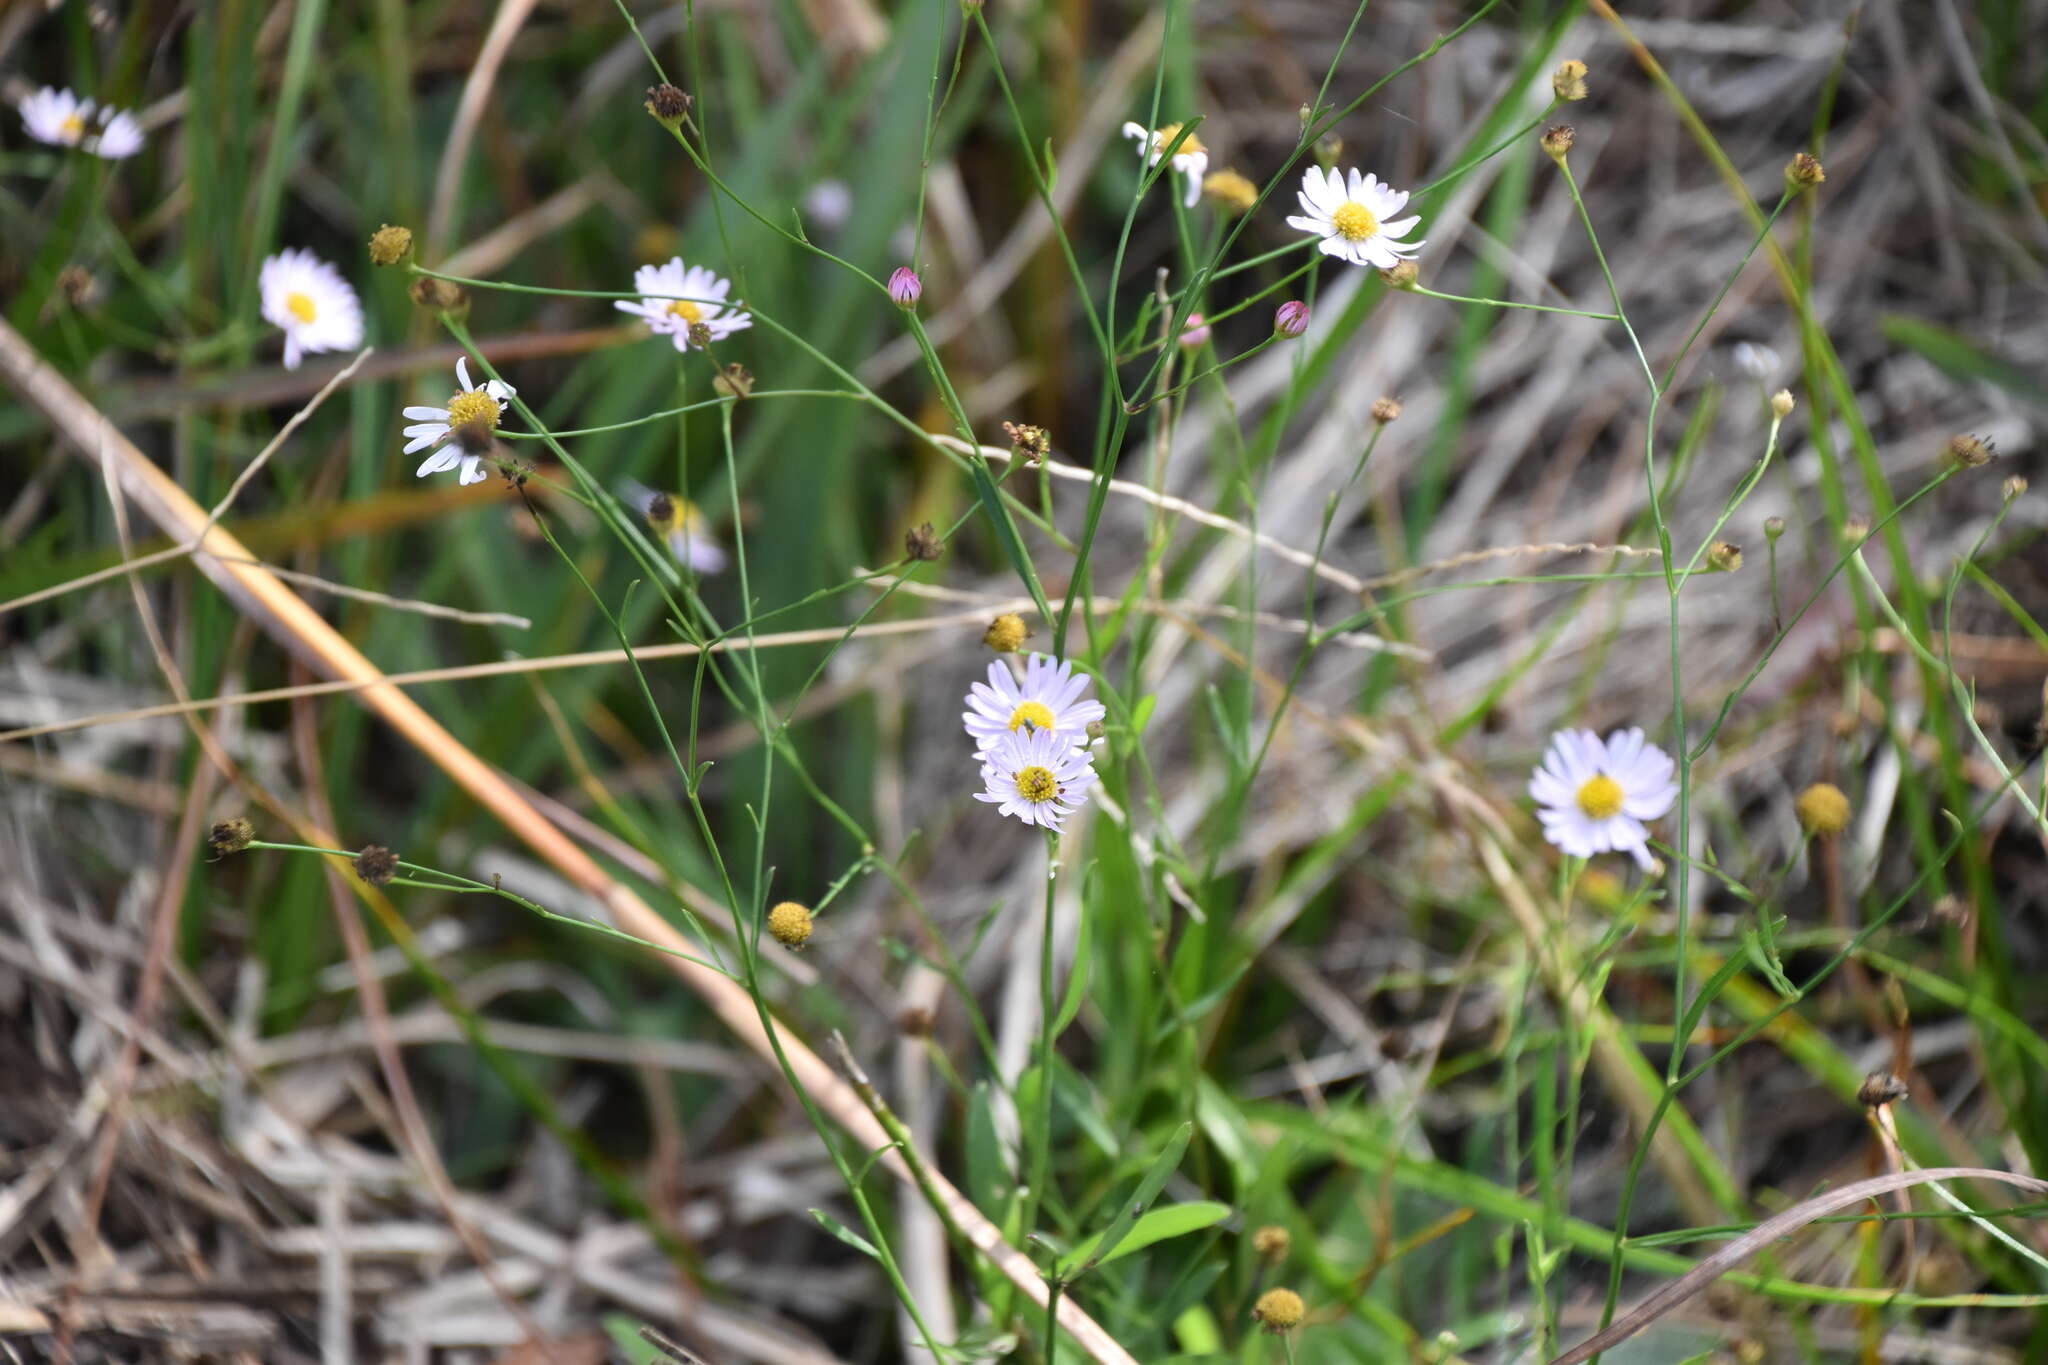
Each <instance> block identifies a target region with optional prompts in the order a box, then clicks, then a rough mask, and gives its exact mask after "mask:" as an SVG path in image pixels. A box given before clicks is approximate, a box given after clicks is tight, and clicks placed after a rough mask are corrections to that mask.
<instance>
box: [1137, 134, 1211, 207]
mask: <svg viewBox="0 0 2048 1365" xmlns="http://www.w3.org/2000/svg"><path fill="white" fill-rule="evenodd" d="M1180 129H1181V125H1180V124H1178V123H1169V124H1167V125H1166V126H1165V127H1164V128H1160V129H1158V130H1156V131H1155V130H1153V129H1150V128H1147V127H1145V126H1144V125H1143V124H1141V123H1126V124H1125V125H1124V136H1125V137H1128V138H1135V139H1136V140H1137V143H1138V155H1139V156H1142V157H1144V158H1145V164H1146V165H1147V166H1157V165H1158V164H1159V158H1160V157H1162V156H1164V155H1166V149H1167V148H1168V147H1170V146H1172V145H1173V140H1174V139H1175V138H1176V137H1180ZM1173 169H1174V170H1175V171H1177V172H1179V173H1180V175H1181V178H1182V179H1184V180H1186V181H1187V189H1186V190H1185V191H1184V192H1183V194H1182V196H1181V202H1182V203H1184V204H1186V205H1187V206H1188V207H1189V208H1193V207H1194V206H1195V205H1196V204H1197V203H1198V202H1200V200H1201V198H1202V181H1203V180H1204V179H1205V178H1206V177H1207V176H1208V174H1209V149H1208V148H1207V147H1204V146H1203V145H1202V140H1201V139H1200V138H1198V137H1196V136H1195V135H1194V134H1193V133H1189V134H1188V135H1187V136H1186V137H1184V138H1181V140H1180V146H1178V147H1175V148H1174V152H1173Z"/></svg>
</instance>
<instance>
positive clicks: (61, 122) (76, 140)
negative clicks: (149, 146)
mask: <svg viewBox="0 0 2048 1365" xmlns="http://www.w3.org/2000/svg"><path fill="white" fill-rule="evenodd" d="M94 108H95V106H94V104H93V102H92V101H91V100H82V99H80V98H78V96H77V95H74V94H73V93H71V92H70V91H69V90H56V89H52V88H51V87H50V86H47V85H46V86H44V87H43V88H42V89H40V90H38V91H36V92H35V93H34V94H32V95H30V96H29V97H28V98H27V99H25V100H23V101H22V102H21V121H22V124H23V126H24V127H26V128H27V129H28V135H29V136H30V137H32V138H34V139H35V140H36V141H38V142H47V143H49V144H50V145H51V146H53V147H77V148H80V149H82V150H84V151H88V152H91V153H92V154H93V155H94V156H101V157H105V158H106V159H107V160H109V161H119V160H122V159H123V158H124V157H131V156H134V155H135V154H136V153H137V152H139V151H141V150H142V125H141V124H139V123H137V122H136V121H135V116H134V115H133V114H130V113H128V112H126V111H125V110H121V109H115V108H113V107H111V106H109V107H108V108H106V109H102V110H100V111H99V116H98V117H97V118H95V117H94V116H93V110H94Z"/></svg>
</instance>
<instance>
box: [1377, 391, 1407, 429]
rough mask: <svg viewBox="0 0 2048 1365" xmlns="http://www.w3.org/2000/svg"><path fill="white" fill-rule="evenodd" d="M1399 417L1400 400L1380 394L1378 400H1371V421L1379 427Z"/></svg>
mask: <svg viewBox="0 0 2048 1365" xmlns="http://www.w3.org/2000/svg"><path fill="white" fill-rule="evenodd" d="M1400 415H1401V400H1400V399H1398V398H1389V397H1387V396H1386V395H1385V394H1382V395H1381V396H1379V397H1378V398H1375V399H1373V400H1372V420H1373V421H1375V422H1378V423H1379V424H1380V425H1381V426H1385V425H1386V424H1387V423H1389V422H1391V421H1393V420H1394V419H1395V418H1397V417H1399V416H1400Z"/></svg>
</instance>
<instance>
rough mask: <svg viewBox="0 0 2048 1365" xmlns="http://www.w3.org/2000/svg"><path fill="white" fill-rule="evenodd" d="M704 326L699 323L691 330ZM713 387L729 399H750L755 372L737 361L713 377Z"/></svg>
mask: <svg viewBox="0 0 2048 1365" xmlns="http://www.w3.org/2000/svg"><path fill="white" fill-rule="evenodd" d="M703 325H704V324H702V323H698V324H696V326H695V327H692V328H691V330H692V331H695V330H696V327H701V326H703ZM711 387H712V388H714V389H716V390H717V391H718V392H720V393H722V394H724V395H725V396H726V397H728V398H750V397H752V396H753V393H754V372H753V371H752V370H750V369H748V368H747V367H746V366H744V365H742V364H740V363H739V361H737V360H735V361H733V363H732V364H730V365H728V366H726V367H725V368H724V369H722V370H720V371H719V372H718V373H717V374H716V375H714V376H712V379H711Z"/></svg>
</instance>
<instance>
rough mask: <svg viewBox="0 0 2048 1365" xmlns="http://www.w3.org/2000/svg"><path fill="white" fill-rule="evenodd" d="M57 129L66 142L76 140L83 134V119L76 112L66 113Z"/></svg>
mask: <svg viewBox="0 0 2048 1365" xmlns="http://www.w3.org/2000/svg"><path fill="white" fill-rule="evenodd" d="M57 131H58V133H59V134H60V135H61V136H62V137H63V139H64V140H65V141H66V142H76V141H78V139H80V138H82V137H84V136H85V120H84V119H82V118H80V117H79V116H78V115H76V114H66V115H65V116H64V122H62V123H61V124H59V125H57Z"/></svg>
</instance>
